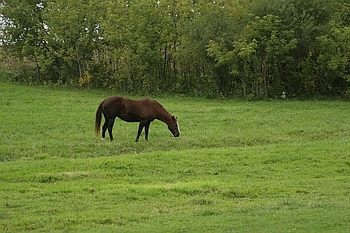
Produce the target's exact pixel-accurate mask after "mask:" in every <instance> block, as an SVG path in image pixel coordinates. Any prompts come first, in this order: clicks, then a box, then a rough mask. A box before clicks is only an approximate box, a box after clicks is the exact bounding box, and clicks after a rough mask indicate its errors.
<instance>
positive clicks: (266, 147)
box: [0, 81, 350, 232]
mask: <svg viewBox="0 0 350 233" xmlns="http://www.w3.org/2000/svg"><path fill="white" fill-rule="evenodd" d="M0 93H1V96H0V119H1V123H0V140H1V141H0V223H1V226H0V232H28V231H29V232H349V231H350V118H349V116H350V103H349V102H342V101H292V100H283V101H282V100H275V101H270V102H268V101H266V102H263V101H261V102H244V101H234V100H206V99H198V98H185V97H179V96H175V97H172V98H170V97H162V98H157V100H158V101H159V102H161V103H162V104H163V106H164V107H165V108H167V109H168V110H169V112H170V113H172V114H174V115H175V116H177V117H178V119H179V123H180V127H181V133H182V134H181V136H180V137H179V138H174V137H172V135H171V133H170V132H169V131H168V129H167V126H166V125H165V124H164V123H162V122H159V121H155V122H153V123H152V124H151V127H150V134H149V141H148V142H146V141H145V140H143V137H142V140H140V142H138V143H136V142H134V140H135V137H136V131H137V127H138V124H137V123H126V122H123V121H121V120H116V123H115V126H114V137H115V141H113V142H109V141H108V140H106V141H101V139H100V138H96V137H95V136H94V116H95V111H96V108H97V106H98V104H99V103H100V102H101V101H102V99H103V98H105V97H108V96H111V95H113V93H110V92H109V93H107V92H97V91H90V92H89V91H78V90H53V89H50V88H45V87H28V86H23V85H18V84H11V83H8V82H6V81H1V82H0ZM131 97H133V98H137V97H135V96H131ZM151 97H152V96H151ZM142 136H144V135H143V134H142ZM107 139H108V138H107Z"/></svg>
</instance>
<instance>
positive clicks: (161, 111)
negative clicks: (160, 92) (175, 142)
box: [152, 100, 171, 120]
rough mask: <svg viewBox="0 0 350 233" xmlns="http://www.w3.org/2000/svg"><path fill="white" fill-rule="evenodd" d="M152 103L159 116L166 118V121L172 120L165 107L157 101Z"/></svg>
mask: <svg viewBox="0 0 350 233" xmlns="http://www.w3.org/2000/svg"><path fill="white" fill-rule="evenodd" d="M152 102H153V104H154V106H155V108H154V109H155V110H156V114H157V115H158V116H164V117H165V119H164V120H170V119H169V117H171V114H170V113H169V112H168V111H167V110H166V109H165V108H164V107H163V105H161V104H160V103H159V102H158V101H157V100H152Z"/></svg>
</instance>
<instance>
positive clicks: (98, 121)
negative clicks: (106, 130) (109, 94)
mask: <svg viewBox="0 0 350 233" xmlns="http://www.w3.org/2000/svg"><path fill="white" fill-rule="evenodd" d="M103 102H104V100H103V101H102V102H101V103H100V105H99V106H98V107H97V110H96V119H95V135H96V136H98V135H99V134H100V128H101V118H102V104H103Z"/></svg>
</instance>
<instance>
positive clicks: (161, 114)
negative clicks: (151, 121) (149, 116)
mask: <svg viewBox="0 0 350 233" xmlns="http://www.w3.org/2000/svg"><path fill="white" fill-rule="evenodd" d="M156 118H157V119H158V120H160V121H163V122H164V123H166V124H168V123H169V122H170V121H171V119H172V116H171V114H170V113H169V112H168V111H167V110H166V109H165V108H164V107H163V106H162V105H160V108H159V111H158V112H157V117H156Z"/></svg>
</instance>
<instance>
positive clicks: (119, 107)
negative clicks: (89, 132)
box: [95, 96, 180, 142]
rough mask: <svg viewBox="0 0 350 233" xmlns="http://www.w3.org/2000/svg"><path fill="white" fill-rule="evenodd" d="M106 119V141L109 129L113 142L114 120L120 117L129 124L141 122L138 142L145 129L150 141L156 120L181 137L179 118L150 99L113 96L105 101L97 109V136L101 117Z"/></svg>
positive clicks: (103, 135)
mask: <svg viewBox="0 0 350 233" xmlns="http://www.w3.org/2000/svg"><path fill="white" fill-rule="evenodd" d="M102 114H103V115H104V117H105V123H104V124H103V126H102V140H104V139H105V134H106V130H107V129H108V133H109V138H110V140H111V141H112V140H113V135H112V129H113V125H114V120H115V118H116V117H119V118H120V119H122V120H123V121H127V122H140V124H139V130H138V132H137V136H136V142H138V141H139V137H140V134H141V132H142V129H143V128H145V139H146V140H147V141H148V130H149V125H150V124H151V122H152V121H153V120H154V119H158V120H160V121H162V122H164V123H166V124H167V125H168V129H169V130H170V131H171V133H172V134H173V135H174V137H178V136H180V129H179V125H178V123H177V118H175V117H174V116H172V115H170V114H169V112H168V111H167V110H166V109H165V108H164V107H163V106H162V105H161V104H160V103H158V102H157V101H155V100H151V99H148V98H145V99H141V100H131V99H127V98H124V97H121V96H113V97H109V98H107V99H104V100H103V101H102V102H101V103H100V105H99V106H98V108H97V111H96V120H95V134H96V136H98V134H99V133H100V127H101V116H102Z"/></svg>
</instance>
